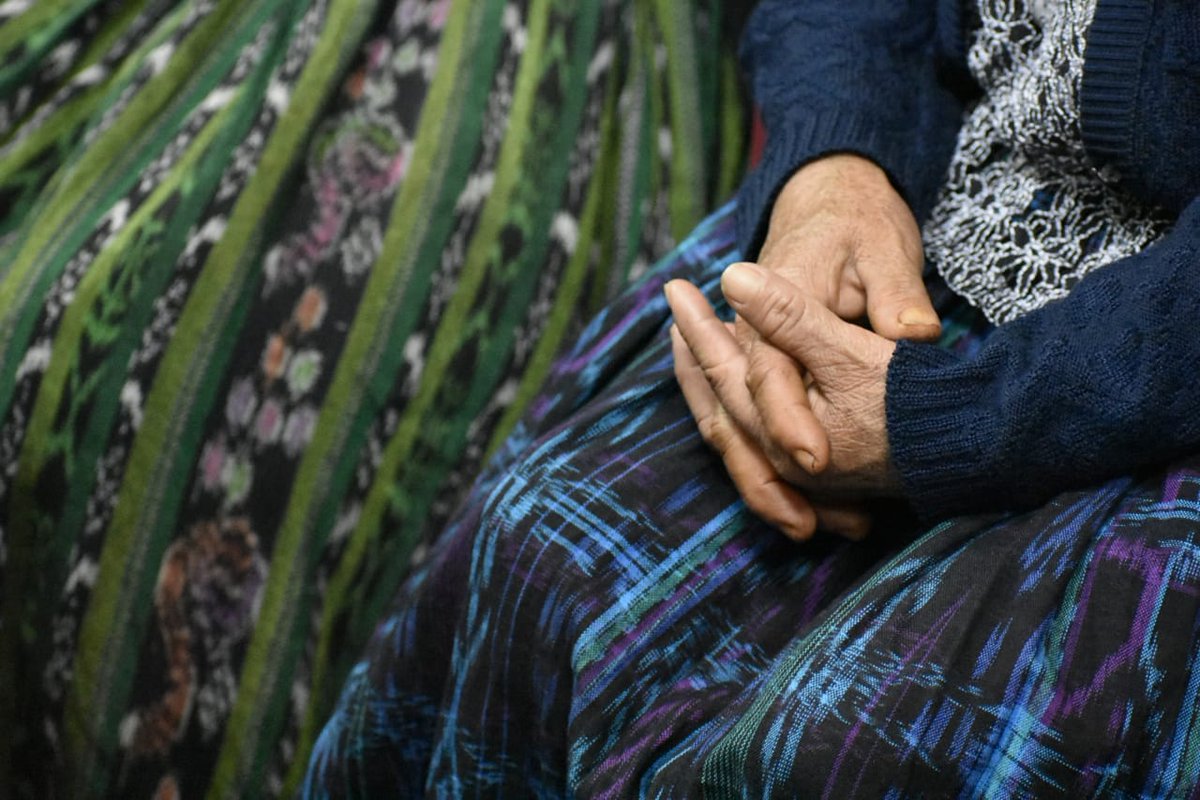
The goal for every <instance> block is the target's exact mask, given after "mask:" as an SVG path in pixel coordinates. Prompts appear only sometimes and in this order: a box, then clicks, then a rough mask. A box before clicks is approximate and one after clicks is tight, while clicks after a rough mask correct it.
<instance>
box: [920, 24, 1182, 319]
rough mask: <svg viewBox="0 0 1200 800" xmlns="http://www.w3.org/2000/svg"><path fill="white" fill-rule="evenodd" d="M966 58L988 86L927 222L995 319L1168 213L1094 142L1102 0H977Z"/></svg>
mask: <svg viewBox="0 0 1200 800" xmlns="http://www.w3.org/2000/svg"><path fill="white" fill-rule="evenodd" d="M978 6H979V7H978V15H979V26H978V28H977V29H976V33H975V35H974V39H973V42H972V45H971V48H970V51H969V54H968V66H969V68H970V70H971V72H972V74H973V75H974V76H975V79H976V80H977V81H978V82H979V84H980V86H981V87H982V88H983V90H984V94H983V98H982V99H981V100H980V101H979V102H978V104H977V105H976V106H975V107H974V108H973V109H971V110H970V111H969V112H968V114H967V117H966V120H965V122H964V124H963V127H962V130H961V131H960V132H959V137H958V144H957V148H956V151H955V153H954V156H953V158H952V159H951V162H950V169H949V172H948V174H947V178H946V182H945V184H944V185H943V187H942V191H941V194H940V195H939V198H938V202H937V205H936V206H935V208H934V210H933V213H932V214H931V216H930V219H929V221H928V222H927V223H926V225H925V230H924V233H923V238H924V243H925V253H926V256H927V258H928V259H929V260H930V261H931V263H933V264H934V265H936V267H937V269H938V271H939V272H940V273H941V275H942V277H943V278H944V279H945V280H946V283H947V284H948V285H949V286H950V288H952V289H953V290H954V291H955V292H957V293H958V294H959V295H961V296H962V297H964V298H966V299H967V300H968V301H969V302H970V303H971V304H972V305H974V306H976V307H977V308H979V309H980V310H982V311H983V313H984V314H985V315H986V316H987V318H988V319H990V320H991V321H992V322H996V323H1001V322H1009V321H1011V320H1013V319H1016V318H1017V317H1020V316H1021V315H1023V314H1026V313H1028V312H1030V311H1032V310H1034V309H1036V308H1039V307H1041V306H1043V305H1045V304H1046V303H1048V302H1050V301H1051V300H1055V299H1057V298H1060V297H1065V296H1066V295H1067V294H1068V293H1069V292H1070V291H1071V288H1072V287H1073V286H1074V285H1075V284H1076V283H1078V281H1079V280H1080V279H1081V278H1082V277H1083V276H1084V275H1086V274H1087V273H1088V272H1091V271H1092V270H1094V269H1096V268H1097V267H1100V266H1103V265H1104V264H1107V263H1110V262H1112V261H1114V260H1116V259H1119V258H1123V257H1125V256H1129V255H1132V254H1134V253H1137V252H1140V251H1141V250H1143V249H1144V248H1145V247H1146V246H1147V245H1149V244H1150V243H1152V242H1153V241H1154V240H1155V239H1157V238H1159V237H1160V236H1162V234H1163V233H1165V232H1166V230H1167V228H1168V226H1169V225H1170V218H1169V217H1168V216H1167V215H1166V214H1165V213H1164V212H1163V211H1161V210H1159V209H1155V208H1152V207H1147V206H1145V205H1144V204H1141V203H1139V202H1138V201H1136V200H1135V199H1134V198H1132V197H1131V196H1130V195H1129V194H1128V193H1126V192H1124V191H1123V190H1122V189H1120V188H1119V187H1118V186H1117V185H1116V179H1115V176H1114V175H1112V174H1110V173H1109V171H1108V170H1098V169H1096V167H1095V166H1094V165H1093V164H1092V162H1091V161H1090V160H1089V158H1088V155H1087V153H1086V152H1085V150H1084V145H1083V134H1082V129H1081V127H1080V101H1079V94H1080V86H1081V83H1082V78H1083V56H1084V46H1085V43H1086V35H1087V30H1088V27H1089V26H1090V25H1091V21H1092V16H1093V13H1094V12H1095V7H1096V0H979V4H978Z"/></svg>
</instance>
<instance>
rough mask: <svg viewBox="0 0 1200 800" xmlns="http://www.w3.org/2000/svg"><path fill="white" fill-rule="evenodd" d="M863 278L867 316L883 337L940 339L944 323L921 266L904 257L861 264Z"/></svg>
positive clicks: (861, 278) (860, 277) (859, 269)
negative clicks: (927, 288) (939, 316)
mask: <svg viewBox="0 0 1200 800" xmlns="http://www.w3.org/2000/svg"><path fill="white" fill-rule="evenodd" d="M858 275H859V279H860V280H861V281H862V283H863V289H864V290H865V291H866V294H867V317H868V318H869V319H870V320H871V327H872V328H873V329H874V330H875V332H876V333H878V334H879V335H880V336H883V337H885V338H887V339H891V340H893V341H896V340H899V339H922V340H930V339H937V338H938V336H940V335H941V332H942V325H941V322H940V321H939V320H938V315H937V312H936V311H934V310H933V302H932V301H930V299H929V292H927V291H926V290H925V283H924V281H922V280H921V270H920V268H919V267H918V268H916V269H914V268H913V265H912V263H910V262H905V261H903V260H900V259H888V260H886V261H881V262H876V263H870V264H860V265H859V266H858Z"/></svg>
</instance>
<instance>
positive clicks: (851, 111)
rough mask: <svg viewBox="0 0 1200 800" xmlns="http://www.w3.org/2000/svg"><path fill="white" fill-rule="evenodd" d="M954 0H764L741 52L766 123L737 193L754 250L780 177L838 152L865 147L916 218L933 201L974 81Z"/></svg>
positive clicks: (745, 236)
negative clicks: (753, 165)
mask: <svg viewBox="0 0 1200 800" xmlns="http://www.w3.org/2000/svg"><path fill="white" fill-rule="evenodd" d="M959 17H960V11H959V0H912V1H911V2H899V3H898V2H895V0H858V2H855V3H846V2H843V1H842V0H806V2H797V0H764V2H761V3H760V4H759V5H758V7H757V8H756V9H755V12H754V15H753V17H752V18H751V20H750V22H749V25H748V27H747V30H746V34H745V36H744V38H743V40H742V46H741V58H742V63H743V66H744V68H745V70H746V72H747V75H748V76H749V79H750V84H751V91H752V94H753V96H754V100H755V102H756V103H757V104H758V106H759V108H760V109H761V111H762V116H763V123H764V125H765V127H766V130H767V141H766V148H765V150H764V152H763V159H762V161H761V163H760V164H759V166H758V168H757V169H756V170H755V171H754V172H753V173H751V175H750V176H749V177H748V178H747V180H746V181H745V182H744V183H743V185H742V188H741V190H740V192H739V195H738V210H737V227H738V242H739V244H740V245H741V247H742V252H743V254H744V255H745V256H746V257H748V258H752V257H754V255H755V254H756V253H757V252H758V248H759V247H760V246H761V244H762V240H763V238H764V236H765V234H766V225H767V221H768V220H769V218H770V209H771V205H772V204H773V203H774V200H775V197H776V195H777V194H778V192H779V190H780V188H781V187H782V185H783V183H784V182H785V181H786V180H787V179H788V178H789V177H790V176H791V175H792V173H794V172H795V171H796V170H797V169H799V168H800V167H801V166H803V165H804V164H805V163H807V162H808V161H811V160H812V159H814V158H817V157H819V156H822V155H826V154H829V153H834V152H852V153H857V154H859V155H862V156H865V157H867V158H870V159H871V160H873V161H875V162H876V163H877V164H879V165H880V166H881V167H883V169H884V170H885V171H886V172H887V173H888V175H889V177H890V178H891V180H892V182H893V183H894V184H895V185H896V186H897V188H898V189H899V190H900V192H901V194H902V195H903V196H904V197H905V199H906V200H907V201H908V203H909V205H910V206H912V208H913V210H914V212H915V213H916V215H917V218H918V221H920V220H922V219H923V218H924V216H925V214H926V212H927V210H928V208H929V207H930V206H931V205H932V202H933V198H934V196H935V193H936V190H937V187H938V185H939V184H940V182H941V179H942V177H943V172H944V171H945V168H946V164H947V162H948V160H949V157H950V153H951V151H952V149H953V145H954V138H955V135H956V133H957V130H958V127H959V126H960V124H961V122H962V113H963V109H964V103H965V101H966V100H967V99H968V98H969V97H970V96H972V95H973V93H974V92H975V91H976V90H975V88H974V87H973V84H972V83H971V81H970V79H969V77H968V75H967V72H966V69H965V66H963V64H962V52H963V51H964V50H965V47H964V45H963V41H962V39H963V24H962V20H961V19H959Z"/></svg>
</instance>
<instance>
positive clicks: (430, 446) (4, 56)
mask: <svg viewBox="0 0 1200 800" xmlns="http://www.w3.org/2000/svg"><path fill="white" fill-rule="evenodd" d="M728 33H729V32H728V31H723V29H722V25H721V10H720V8H719V7H718V5H717V4H716V3H710V2H703V1H702V0H687V1H685V0H666V1H665V2H658V3H654V4H640V3H630V2H624V1H623V0H606V1H605V2H600V3H574V2H566V0H529V2H520V1H518V0H507V1H506V0H478V2H477V1H476V0H470V2H467V0H454V1H453V2H448V1H447V0H402V1H401V2H375V1H374V0H128V1H127V2H118V1H117V0H62V2H54V3H30V2H25V0H7V2H3V3H0V208H3V215H2V216H0V545H2V546H0V564H2V567H0V718H3V719H5V720H7V721H9V722H8V723H7V724H6V725H5V726H4V728H3V730H0V786H11V787H15V790H14V794H15V796H25V797H46V796H65V797H96V796H116V795H119V796H122V797H163V798H170V797H200V796H213V797H227V796H242V795H255V796H257V795H272V796H274V795H278V794H290V793H293V792H294V791H295V789H296V788H297V787H298V785H299V782H300V780H301V778H302V777H303V772H304V766H305V764H306V761H307V753H308V752H309V750H310V749H311V747H312V743H313V740H314V738H315V735H316V733H317V732H318V731H319V730H320V727H321V725H322V724H323V722H324V719H325V717H326V716H327V714H328V713H329V711H330V710H331V708H332V705H333V702H334V700H335V698H336V693H337V690H338V688H339V686H340V684H341V682H342V680H343V679H344V677H345V675H346V673H347V671H348V669H349V667H350V666H351V664H352V660H353V658H354V657H355V655H356V654H357V653H358V652H360V651H361V648H362V646H363V644H364V643H365V641H366V638H367V636H368V635H369V633H370V631H371V630H372V628H373V627H374V625H375V623H376V621H377V620H378V619H379V617H380V615H381V614H382V611H383V609H384V607H385V604H386V602H387V601H388V599H389V597H390V596H391V595H392V594H393V593H394V591H395V589H396V587H397V586H398V585H399V584H400V582H401V581H402V579H403V578H404V576H405V575H406V573H407V572H408V570H409V568H410V565H411V564H412V563H414V562H418V561H420V559H421V557H422V555H423V554H424V553H425V552H426V551H427V547H426V544H425V542H426V539H427V538H428V537H429V536H430V535H431V533H432V532H436V531H437V530H438V529H439V528H440V526H441V524H442V522H443V521H444V520H445V519H446V517H447V516H448V515H449V513H450V512H451V510H452V509H453V508H454V507H455V506H456V505H457V504H458V502H459V501H460V499H461V497H462V495H463V493H464V490H465V488H466V487H467V486H469V485H470V482H471V480H472V479H473V477H474V474H475V473H476V472H477V470H478V467H479V464H480V463H481V462H482V460H483V459H484V458H485V456H486V455H487V454H488V453H489V452H490V451H492V450H493V449H495V448H496V446H497V444H498V443H499V442H501V441H502V440H503V439H504V437H505V435H506V433H507V431H508V430H510V429H511V428H512V426H513V425H514V423H515V421H516V419H517V417H518V416H519V414H520V413H521V411H522V410H523V409H524V408H525V407H526V406H527V404H528V402H529V400H530V399H531V398H532V397H533V396H534V393H535V392H536V391H537V389H538V387H539V385H540V384H541V382H542V379H543V377H544V376H545V374H546V372H547V370H548V368H549V365H550V363H551V359H552V356H553V355H554V353H555V351H556V350H557V348H558V346H559V344H560V343H561V342H562V341H563V340H564V338H565V337H566V336H567V335H568V334H570V333H571V332H572V331H574V330H576V329H577V327H578V324H579V322H580V321H581V320H582V319H584V318H585V317H586V316H587V315H588V314H589V313H590V312H591V311H592V310H593V309H595V308H597V307H598V306H599V305H600V304H601V303H602V302H603V301H604V300H605V299H606V298H608V297H609V296H611V295H612V294H613V293H615V292H616V291H617V290H618V289H619V288H620V287H621V286H623V285H624V284H625V283H626V282H627V281H628V280H629V279H630V278H632V277H634V276H636V275H638V274H639V273H640V272H642V271H643V270H645V269H646V267H647V265H648V264H650V263H652V262H653V261H654V260H655V259H656V258H657V257H658V256H659V255H661V254H662V253H664V252H666V251H668V250H669V249H670V248H671V247H672V246H673V243H674V242H675V241H676V238H677V237H679V236H681V235H682V234H683V233H685V232H686V231H688V230H689V229H690V228H691V227H692V226H693V225H694V224H695V223H696V222H698V221H699V220H700V219H701V218H702V217H703V215H704V213H705V212H706V210H707V209H708V208H711V207H712V205H713V204H714V203H715V201H716V200H717V199H718V198H720V197H721V196H723V195H725V194H727V193H728V192H730V191H731V189H732V187H733V185H734V184H735V182H736V180H737V177H738V171H739V169H740V166H741V163H742V158H741V150H742V142H741V138H740V130H741V129H740V120H741V110H740V106H739V105H738V98H737V91H736V77H735V72H734V68H733V66H732V60H731V57H730V55H729V51H730V48H729V47H728V46H727V41H728Z"/></svg>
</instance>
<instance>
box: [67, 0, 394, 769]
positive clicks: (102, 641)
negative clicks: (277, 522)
mask: <svg viewBox="0 0 1200 800" xmlns="http://www.w3.org/2000/svg"><path fill="white" fill-rule="evenodd" d="M307 7H308V4H307V3H303V2H283V3H278V2H277V3H275V4H273V8H274V9H276V10H277V13H278V15H279V16H278V17H277V19H278V21H279V23H280V24H279V26H278V29H277V31H276V33H275V39H274V42H273V43H272V46H271V49H272V51H273V52H274V55H272V56H269V57H268V58H267V62H268V63H276V62H278V61H280V60H281V59H282V56H283V53H284V52H285V50H286V46H287V44H288V43H289V41H290V39H291V37H292V35H293V34H294V32H295V30H296V27H297V25H296V23H297V22H298V20H299V19H300V17H301V16H302V15H303V13H304V12H305V11H306V10H307ZM372 10H373V9H372V8H371V7H369V6H364V4H363V3H361V2H354V1H353V0H346V2H341V3H337V4H336V5H335V7H334V9H333V10H332V11H331V12H330V24H329V25H328V28H327V30H325V31H324V32H323V33H322V35H321V38H320V40H319V41H318V42H317V44H316V47H315V49H314V51H313V52H312V54H311V55H310V57H309V58H308V59H307V63H306V64H305V65H304V71H303V73H302V75H301V78H300V81H299V85H298V86H297V88H296V89H295V90H294V91H293V92H292V94H291V97H290V101H289V103H288V105H287V108H286V110H285V111H283V113H282V116H281V117H280V118H279V120H278V121H277V123H276V124H275V127H274V130H273V131H272V133H271V135H270V137H269V139H268V140H267V142H266V145H265V149H264V151H263V154H262V158H261V161H260V164H259V167H258V169H257V170H256V171H255V173H254V174H253V176H252V177H251V178H250V180H249V183H248V184H247V185H246V187H245V189H244V191H243V192H242V194H241V196H240V197H239V198H238V200H237V201H236V204H235V206H234V209H233V212H232V213H231V215H230V220H229V224H228V227H227V228H226V230H225V232H224V235H223V236H222V238H221V239H220V240H219V241H218V242H217V244H216V245H215V246H214V247H213V249H212V251H211V253H210V254H209V256H208V258H207V260H206V262H205V264H204V267H203V269H202V271H201V273H200V275H199V277H198V279H197V281H196V283H195V286H194V288H193V289H192V292H191V294H190V296H189V299H188V301H187V304H186V305H185V307H184V309H183V312H182V314H181V316H180V318H179V320H178V323H177V324H176V326H175V331H174V334H173V336H172V338H171V340H170V342H169V344H168V346H167V350H166V352H165V353H164V355H163V358H162V363H161V366H160V368H159V371H158V374H157V375H156V376H155V378H154V382H153V385H152V388H151V390H150V392H149V394H148V396H147V398H146V402H145V407H144V421H143V424H142V426H141V428H140V430H139V431H138V434H137V437H136V439H135V440H134V443H133V447H132V451H131V453H130V455H129V460H128V466H127V468H126V470H125V475H124V480H123V483H122V485H121V489H120V493H119V495H118V500H117V506H116V509H115V511H114V515H113V518H112V521H111V523H110V525H109V529H108V533H107V540H106V543H105V548H104V551H103V553H102V556H101V562H100V570H99V575H98V578H97V582H96V587H95V589H94V591H93V599H92V603H91V605H90V607H89V608H88V610H87V613H86V616H85V618H84V621H83V627H82V631H81V634H80V644H79V649H78V653H77V657H76V662H75V679H74V681H73V683H72V691H71V694H70V696H69V698H68V702H67V708H66V712H65V728H66V742H67V752H68V758H69V761H70V762H71V763H72V764H73V765H76V766H77V768H78V769H79V771H80V776H81V777H82V778H83V784H84V785H86V786H92V785H93V780H94V779H95V778H96V777H98V773H99V771H100V770H101V769H102V766H101V765H100V764H98V763H97V762H96V755H97V753H96V752H95V750H94V744H93V741H94V740H96V739H97V738H98V737H100V736H107V737H111V735H112V733H113V731H114V729H115V722H116V720H115V715H116V714H117V713H119V710H120V709H121V708H123V706H124V702H125V698H126V696H127V695H128V691H129V682H130V680H131V679H132V663H133V660H134V658H135V656H136V648H137V646H138V645H139V644H140V641H139V640H140V637H138V636H136V635H135V633H134V632H133V631H129V630H127V629H126V627H125V626H126V624H127V621H128V620H129V609H131V608H134V607H138V608H141V607H144V606H145V605H146V603H147V602H148V599H149V596H150V593H151V591H152V584H153V579H154V577H155V575H154V567H155V566H156V565H157V564H158V563H159V561H160V560H161V557H162V554H163V552H164V550H165V547H166V545H167V542H168V539H169V535H170V532H171V530H172V529H173V522H174V515H175V513H176V512H177V506H178V502H179V499H180V496H181V494H182V491H183V487H184V486H185V485H186V480H185V478H184V473H185V472H186V471H187V470H188V469H190V467H191V463H192V462H191V454H192V452H193V450H194V447H195V440H196V439H197V438H198V437H199V435H200V433H201V424H200V422H201V421H202V420H203V418H204V417H205V415H206V414H207V411H208V409H209V408H210V407H211V402H212V398H213V395H214V393H215V392H216V390H217V383H218V382H217V381H215V380H213V379H212V377H211V376H212V375H214V374H219V373H220V371H221V369H223V365H224V361H225V359H227V358H228V356H229V352H228V351H229V347H230V343H231V341H232V339H233V337H234V336H235V335H236V331H237V329H238V327H239V324H240V316H241V315H242V313H244V311H245V308H246V305H247V301H248V298H249V297H250V296H251V293H250V292H249V291H248V287H249V286H250V285H252V283H253V282H254V281H255V280H256V278H257V271H256V269H255V267H256V266H257V264H258V258H257V252H258V245H259V239H260V237H261V235H262V226H263V224H264V220H265V219H266V218H267V216H268V214H269V212H270V210H271V208H272V207H273V206H274V204H275V203H276V202H277V199H278V197H279V188H280V186H281V184H282V182H283V181H284V180H285V179H286V178H287V177H288V175H289V174H290V173H291V172H292V170H293V169H294V166H295V164H296V162H297V160H298V159H299V158H300V156H301V154H302V152H303V145H304V142H305V139H306V137H307V133H308V131H309V130H310V129H311V124H312V122H313V120H314V119H315V118H316V116H317V114H318V112H319V111H320V109H321V107H322V106H323V104H324V102H325V100H326V99H327V97H328V96H329V94H330V92H331V90H332V88H333V86H334V84H335V82H336V80H337V78H338V77H339V75H340V72H341V70H342V68H343V61H342V60H341V58H340V56H342V55H343V48H344V45H345V42H346V41H347V40H349V38H350V37H357V36H360V35H361V33H362V30H363V28H364V27H365V20H366V19H367V18H369V17H370V15H371V13H372ZM85 709H86V711H85ZM89 718H90V719H89ZM101 741H104V740H101ZM109 741H111V739H109Z"/></svg>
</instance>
